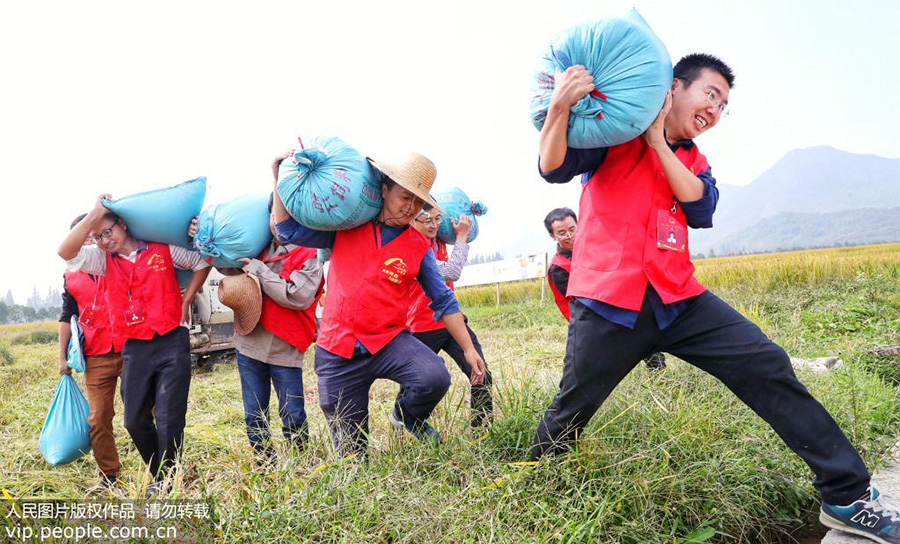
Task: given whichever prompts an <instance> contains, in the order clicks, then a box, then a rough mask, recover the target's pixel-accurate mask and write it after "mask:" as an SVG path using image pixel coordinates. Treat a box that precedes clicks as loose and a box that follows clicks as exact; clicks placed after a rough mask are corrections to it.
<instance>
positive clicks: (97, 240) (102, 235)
mask: <svg viewBox="0 0 900 544" xmlns="http://www.w3.org/2000/svg"><path fill="white" fill-rule="evenodd" d="M116 225H118V223H113V224H112V225H110V227H109V228H108V229H106V230H104V231H103V232H101V233H100V234H91V235H90V236H88V238H90V239H91V242H94V243H95V244H99V243H100V242H102V241H103V240H106V239H107V238H109V237H110V236H112V233H113V230H115V228H116Z"/></svg>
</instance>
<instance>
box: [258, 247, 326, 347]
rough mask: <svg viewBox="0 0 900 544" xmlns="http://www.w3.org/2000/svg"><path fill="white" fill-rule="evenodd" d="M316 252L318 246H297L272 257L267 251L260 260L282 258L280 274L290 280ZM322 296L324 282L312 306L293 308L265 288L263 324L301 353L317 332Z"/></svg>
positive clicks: (261, 318) (263, 326) (278, 259)
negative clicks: (318, 306)
mask: <svg viewBox="0 0 900 544" xmlns="http://www.w3.org/2000/svg"><path fill="white" fill-rule="evenodd" d="M315 256H316V250H315V249H310V248H307V247H296V248H294V249H292V250H290V251H289V252H287V253H285V254H283V255H279V256H277V257H272V258H267V256H266V255H265V251H264V253H263V254H262V255H260V260H261V261H262V262H264V263H274V262H276V261H281V260H283V261H284V268H282V270H281V274H279V275H280V276H281V278H282V279H283V280H285V281H290V280H291V273H293V272H294V270H297V269H299V268H302V267H303V263H305V262H306V261H307V260H309V259H310V258H312V257H315ZM321 296H322V285H321V284H320V285H319V291H318V293H316V300H315V301H313V303H312V304H311V305H310V306H309V308H307V309H305V310H293V309H291V308H285V307H284V306H281V305H279V304H278V303H277V302H275V301H274V300H272V299H271V298H269V297H267V296H266V294H265V292H263V301H262V315H260V317H259V324H260V325H261V326H262V328H264V329H266V330H267V331H269V332H270V333H272V334H274V335H275V336H277V337H278V338H281V339H282V340H284V341H285V342H287V343H288V344H290V345H292V346H294V347H295V348H297V351H299V352H300V353H303V352H304V351H306V348H308V347H309V345H310V344H312V341H313V338H314V337H315V336H316V304H318V303H319V297H321Z"/></svg>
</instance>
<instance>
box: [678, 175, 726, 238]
mask: <svg viewBox="0 0 900 544" xmlns="http://www.w3.org/2000/svg"><path fill="white" fill-rule="evenodd" d="M697 177H698V178H700V181H702V182H703V196H702V197H700V198H698V199H697V200H694V201H692V202H679V204H680V205H681V211H683V212H684V217H685V219H687V224H688V226H689V227H691V228H695V229H709V228H712V226H713V221H712V218H713V213H715V211H716V205H717V204H718V203H719V189H718V188H717V187H716V178H714V177H713V176H712V168H707V169H706V170H704V171H703V172H700V174H698V175H697Z"/></svg>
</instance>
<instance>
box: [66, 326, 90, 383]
mask: <svg viewBox="0 0 900 544" xmlns="http://www.w3.org/2000/svg"><path fill="white" fill-rule="evenodd" d="M70 327H71V329H72V336H71V337H70V338H69V348H68V349H67V350H66V364H67V366H68V367H69V368H71V369H72V370H74V371H75V372H84V369H85V363H84V333H83V332H82V331H81V326H80V325H79V324H78V318H77V317H75V316H74V315H73V316H72V319H71V321H70Z"/></svg>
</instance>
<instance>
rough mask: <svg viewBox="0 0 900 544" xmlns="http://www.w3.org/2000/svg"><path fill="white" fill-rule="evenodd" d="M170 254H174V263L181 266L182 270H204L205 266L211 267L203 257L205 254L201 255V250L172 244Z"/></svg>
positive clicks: (178, 266)
mask: <svg viewBox="0 0 900 544" xmlns="http://www.w3.org/2000/svg"><path fill="white" fill-rule="evenodd" d="M169 255H171V256H172V264H173V265H175V268H180V269H181V270H191V271H193V272H196V271H198V270H203V269H204V268H209V266H210V264H209V263H208V262H206V260H205V259H204V258H203V255H201V254H200V252H199V251H195V250H193V249H186V248H183V247H181V246H175V245H170V246H169Z"/></svg>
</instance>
